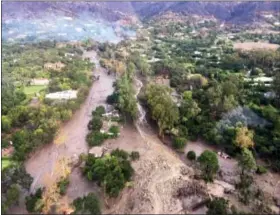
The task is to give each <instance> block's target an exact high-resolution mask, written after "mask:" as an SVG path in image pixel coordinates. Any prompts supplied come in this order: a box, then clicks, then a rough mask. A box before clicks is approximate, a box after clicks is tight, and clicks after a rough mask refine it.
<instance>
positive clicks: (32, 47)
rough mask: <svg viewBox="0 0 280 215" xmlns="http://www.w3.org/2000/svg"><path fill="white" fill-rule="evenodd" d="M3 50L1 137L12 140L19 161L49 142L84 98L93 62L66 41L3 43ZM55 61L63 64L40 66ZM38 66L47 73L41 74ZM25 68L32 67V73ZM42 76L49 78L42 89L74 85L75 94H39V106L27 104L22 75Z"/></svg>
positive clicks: (57, 88)
mask: <svg viewBox="0 0 280 215" xmlns="http://www.w3.org/2000/svg"><path fill="white" fill-rule="evenodd" d="M11 50H14V51H15V52H11ZM3 52H4V55H5V57H4V60H3V62H4V64H5V66H4V68H3V77H4V79H2V92H3V93H2V95H1V98H2V114H3V115H2V117H1V119H2V122H1V124H2V132H4V134H3V135H2V140H4V142H5V141H6V142H7V141H10V140H11V141H12V142H13V145H14V147H15V153H14V158H15V159H16V160H20V161H22V160H24V159H25V158H26V155H28V154H29V153H30V152H31V151H33V150H34V149H36V148H37V147H38V146H39V145H42V144H46V143H50V142H51V141H52V140H53V138H54V136H55V134H56V131H57V129H58V127H59V123H60V122H61V121H67V120H69V119H70V118H71V116H72V112H73V111H74V110H76V109H77V108H78V107H79V105H80V104H81V103H82V102H83V101H84V99H85V97H86V96H87V93H88V90H89V86H90V83H91V81H90V75H89V71H91V69H92V68H93V66H94V65H93V64H92V63H90V62H89V61H88V60H82V58H81V54H82V52H81V50H80V49H79V48H76V47H73V46H70V45H67V46H66V47H62V48H57V47H56V43H55V42H43V43H42V42H41V43H35V44H24V45H20V44H14V45H4V49H3ZM68 52H69V53H73V54H75V56H74V57H73V58H72V59H70V58H68V57H67V56H65V54H66V53H68ZM58 61H60V62H62V63H64V64H65V67H64V68H62V69H61V71H55V70H48V71H45V70H44V64H45V63H47V62H58ZM41 70H42V71H43V70H44V72H43V73H44V74H47V76H45V75H44V76H41V72H40V71H41ZM25 71H29V72H30V71H34V74H33V73H32V72H31V73H28V74H27V73H26V72H25ZM37 71H39V72H37ZM42 77H47V78H49V79H50V84H49V86H48V88H47V90H46V92H53V91H61V90H66V89H76V90H78V98H77V99H73V100H69V101H65V102H52V101H51V100H47V99H43V97H44V95H41V96H40V98H39V100H40V103H41V105H40V106H39V107H32V106H29V105H28V103H29V99H30V98H28V97H27V96H26V95H25V94H24V92H23V87H22V86H26V85H27V84H28V81H27V82H26V81H25V79H26V80H31V78H42ZM21 79H24V81H21ZM10 134H11V135H10Z"/></svg>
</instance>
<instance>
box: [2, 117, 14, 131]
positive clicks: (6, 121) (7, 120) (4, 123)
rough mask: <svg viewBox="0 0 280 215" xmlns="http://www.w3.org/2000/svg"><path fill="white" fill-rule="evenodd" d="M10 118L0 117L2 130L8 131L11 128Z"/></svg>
mask: <svg viewBox="0 0 280 215" xmlns="http://www.w3.org/2000/svg"><path fill="white" fill-rule="evenodd" d="M11 124H12V122H11V120H10V118H9V117H8V116H2V117H1V128H2V131H4V132H8V131H9V130H10V129H11Z"/></svg>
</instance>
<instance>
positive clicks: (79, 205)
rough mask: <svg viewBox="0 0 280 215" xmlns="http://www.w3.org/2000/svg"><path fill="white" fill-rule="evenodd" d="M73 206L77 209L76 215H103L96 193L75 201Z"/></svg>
mask: <svg viewBox="0 0 280 215" xmlns="http://www.w3.org/2000/svg"><path fill="white" fill-rule="evenodd" d="M72 205H73V206H74V207H75V211H74V214H96V215H98V214H101V210H100V203H99V200H98V198H97V197H96V195H95V194H94V193H89V194H88V195H87V196H84V197H79V198H77V199H75V200H74V201H73V203H72Z"/></svg>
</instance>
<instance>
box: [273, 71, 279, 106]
mask: <svg viewBox="0 0 280 215" xmlns="http://www.w3.org/2000/svg"><path fill="white" fill-rule="evenodd" d="M273 89H274V91H275V94H276V99H275V101H276V104H277V106H278V107H280V73H279V72H278V73H277V74H276V76H275V78H274V81H273Z"/></svg>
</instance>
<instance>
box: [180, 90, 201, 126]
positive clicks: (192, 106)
mask: <svg viewBox="0 0 280 215" xmlns="http://www.w3.org/2000/svg"><path fill="white" fill-rule="evenodd" d="M200 111H201V109H200V108H199V107H198V104H197V103H196V102H195V101H194V100H193V99H192V93H191V91H185V92H184V93H183V101H182V103H181V106H180V118H181V120H182V121H183V122H186V121H188V120H189V119H191V118H193V117H195V116H197V115H198V114H199V113H200Z"/></svg>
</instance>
